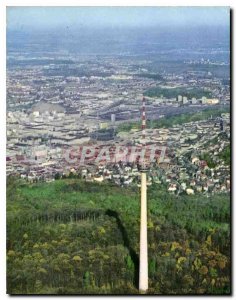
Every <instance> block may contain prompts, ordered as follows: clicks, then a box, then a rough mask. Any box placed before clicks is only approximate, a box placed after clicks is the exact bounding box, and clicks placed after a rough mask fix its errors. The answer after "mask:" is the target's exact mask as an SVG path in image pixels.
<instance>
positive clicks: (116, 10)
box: [7, 6, 229, 29]
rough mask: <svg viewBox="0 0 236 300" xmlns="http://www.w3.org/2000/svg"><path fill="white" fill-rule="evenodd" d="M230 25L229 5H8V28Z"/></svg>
mask: <svg viewBox="0 0 236 300" xmlns="http://www.w3.org/2000/svg"><path fill="white" fill-rule="evenodd" d="M62 25H63V26H64V27H65V26H70V27H78V26H79V27H81V26H86V27H87V26H88V27H90V26H96V27H102V26H132V27H133V26H144V25H147V26H186V27H191V26H198V25H210V26H213V25H217V26H220V25H224V26H229V8H228V7H171V8H169V7H168V8H167V7H166V8H164V7H162V8H161V7H45V6H44V7H8V8H7V27H8V29H27V28H31V29H36V28H38V29H41V28H42V29H45V28H53V27H58V26H62Z"/></svg>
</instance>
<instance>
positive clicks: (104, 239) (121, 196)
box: [7, 177, 230, 294]
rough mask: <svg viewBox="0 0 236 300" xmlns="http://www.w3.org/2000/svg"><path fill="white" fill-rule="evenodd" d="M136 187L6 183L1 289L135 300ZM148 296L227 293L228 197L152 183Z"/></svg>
mask: <svg viewBox="0 0 236 300" xmlns="http://www.w3.org/2000/svg"><path fill="white" fill-rule="evenodd" d="M139 203H140V191H139V188H138V187H137V188H136V187H135V188H134V187H133V188H120V187H118V186H113V185H112V184H109V183H107V184H98V183H89V182H84V181H82V180H80V179H63V180H56V181H54V182H51V183H37V184H29V183H25V182H22V181H21V180H19V179H16V178H13V177H9V178H8V181H7V292H8V293H10V294H138V293H139V292H138V272H139V266H138V257H139V210H140V204H139ZM148 251H149V290H148V293H149V294H187V293H188V294H195V293H197V294H228V293H230V198H229V195H228V194H221V195H214V196H212V197H209V198H208V197H206V196H203V195H201V196H181V197H176V196H172V195H169V194H167V193H166V192H165V191H164V190H163V189H162V188H161V186H159V185H153V186H150V187H148Z"/></svg>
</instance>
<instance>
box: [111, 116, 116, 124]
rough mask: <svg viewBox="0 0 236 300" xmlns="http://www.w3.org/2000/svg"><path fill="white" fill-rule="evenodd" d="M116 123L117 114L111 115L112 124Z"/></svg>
mask: <svg viewBox="0 0 236 300" xmlns="http://www.w3.org/2000/svg"><path fill="white" fill-rule="evenodd" d="M115 121H116V115H115V114H111V123H112V124H114V123H115Z"/></svg>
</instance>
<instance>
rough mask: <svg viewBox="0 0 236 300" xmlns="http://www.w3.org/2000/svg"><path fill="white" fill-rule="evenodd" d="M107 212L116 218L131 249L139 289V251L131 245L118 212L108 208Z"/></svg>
mask: <svg viewBox="0 0 236 300" xmlns="http://www.w3.org/2000/svg"><path fill="white" fill-rule="evenodd" d="M105 214H106V215H107V216H109V217H113V218H115V219H116V223H117V226H118V228H119V230H120V232H121V235H122V238H123V241H124V246H125V247H126V248H127V249H128V250H129V255H130V257H131V259H132V261H133V264H134V285H135V287H136V288H137V289H138V284H139V257H138V255H137V253H136V252H135V251H134V249H133V248H132V247H131V246H130V242H129V239H128V235H127V231H126V229H125V227H124V225H123V224H122V222H121V220H120V217H119V215H118V213H117V212H116V211H114V210H111V209H108V210H106V212H105Z"/></svg>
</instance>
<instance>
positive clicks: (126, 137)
mask: <svg viewBox="0 0 236 300" xmlns="http://www.w3.org/2000/svg"><path fill="white" fill-rule="evenodd" d="M142 14H143V19H142V21H139V17H140V15H142ZM229 14H230V11H229V8H223V7H221V8H213V7H209V8H204V7H203V8H200V7H199V8H198V7H195V8H190V7H185V8H178V7H176V8H158V7H153V8H148V7H140V8H137V7H136V8H135V7H131V8H128V7H119V8H117V11H116V8H112V7H110V8H108V7H104V8H93V7H90V8H89V7H87V8H86V7H84V8H82V7H76V8H69V7H65V8H64V9H63V8H57V7H54V8H53V7H50V8H49V7H41V8H37V7H36V8H30V7H25V8H20V7H9V8H8V10H7V22H8V24H7V25H8V26H7V74H6V77H7V99H6V106H7V112H6V122H7V132H6V135H7V145H6V152H7V154H6V170H7V174H6V176H7V259H8V260H7V293H8V294H138V293H140V289H138V273H139V271H140V270H139V263H138V260H139V222H140V217H139V210H140V187H141V186H142V184H143V183H142V182H141V177H142V176H141V174H142V172H143V165H144V164H145V176H146V177H145V187H146V188H147V192H146V191H145V195H146V193H147V208H148V212H147V234H148V238H147V239H148V242H147V247H148V262H147V264H148V288H147V289H145V292H146V293H148V294H164V295H169V294H178V295H185V294H219V295H225V294H230V293H231V286H230V284H231V278H230V269H231V262H230V253H231V245H230V190H231V186H230V183H231V177H230V164H231V161H230V157H231V156H230V149H231V143H230V141H231V132H230V129H231V118H230V105H231V95H230V23H229V18H230V15H229ZM41 16H43V18H41ZM32 17H33V18H35V21H34V22H33V23H32V24H31V23H30V22H32V20H31V18H32ZM69 17H71V18H69ZM170 19H171V21H168V20H170ZM30 20H31V21H30ZM156 20H158V21H156ZM139 22H140V23H139ZM158 22H159V23H158ZM190 22H191V23H190ZM50 24H51V25H50ZM31 25H32V26H31ZM142 105H143V107H142ZM142 118H143V119H142ZM141 120H143V121H141ZM144 120H145V121H144ZM143 124H145V127H144V126H143ZM142 151H144V152H142ZM142 155H143V156H142ZM142 159H143V160H144V161H145V163H143V160H142ZM141 190H142V189H141ZM85 232H87V234H86V233H85ZM140 243H141V242H140ZM140 251H141V250H140ZM31 270H34V271H33V273H32V272H31ZM22 271H23V272H22ZM139 287H140V284H139Z"/></svg>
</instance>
